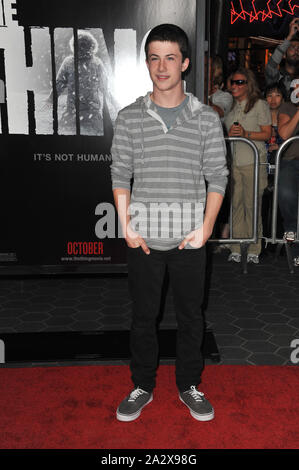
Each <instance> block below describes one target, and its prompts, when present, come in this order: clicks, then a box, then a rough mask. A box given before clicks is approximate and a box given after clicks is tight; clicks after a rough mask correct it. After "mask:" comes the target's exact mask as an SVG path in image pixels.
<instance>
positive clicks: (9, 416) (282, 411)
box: [0, 365, 299, 449]
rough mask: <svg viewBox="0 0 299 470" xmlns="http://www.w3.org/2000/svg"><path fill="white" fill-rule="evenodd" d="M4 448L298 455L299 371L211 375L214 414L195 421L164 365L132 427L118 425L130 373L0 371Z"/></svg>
mask: <svg viewBox="0 0 299 470" xmlns="http://www.w3.org/2000/svg"><path fill="white" fill-rule="evenodd" d="M0 383H1V408H0V423H1V426H0V448H1V449H298V448H299V400H298V397H299V368H298V367H296V366H283V367H276V366H219V365H210V366H207V367H206V368H205V371H204V374H203V384H202V386H201V387H200V389H201V390H202V391H204V392H205V393H206V395H207V397H208V398H209V399H210V401H211V402H212V404H213V406H214V408H215V419H214V420H213V421H210V422H204V423H201V422H198V421H196V420H194V419H193V418H192V417H191V416H190V414H189V410H188V409H187V408H186V407H185V406H184V405H183V404H182V403H181V402H180V401H179V399H178V396H177V391H176V387H175V379H174V367H173V366H160V368H159V371H158V378H157V387H156V390H155V392H154V400H153V402H152V403H151V404H149V405H148V406H147V407H146V408H145V409H144V410H143V412H142V414H141V416H140V417H139V418H138V419H137V420H136V421H134V422H131V423H120V422H118V421H117V420H116V419H115V410H116V407H117V405H118V403H119V401H120V400H122V399H123V398H124V396H125V395H127V393H128V391H130V389H131V381H130V372H129V368H128V367H127V366H109V367H108V366H85V367H83V366H81V367H77V366H76V367H44V368H41V367H36V368H20V369H19V368H18V369H15V368H2V369H0Z"/></svg>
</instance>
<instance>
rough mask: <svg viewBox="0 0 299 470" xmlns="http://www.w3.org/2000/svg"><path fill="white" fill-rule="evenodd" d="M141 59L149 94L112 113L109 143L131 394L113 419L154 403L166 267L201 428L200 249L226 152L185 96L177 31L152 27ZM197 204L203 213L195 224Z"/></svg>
mask: <svg viewBox="0 0 299 470" xmlns="http://www.w3.org/2000/svg"><path fill="white" fill-rule="evenodd" d="M145 52H146V63H147V67H148V70H149V74H150V77H151V80H152V82H153V91H152V93H148V94H147V95H146V96H144V97H141V98H139V99H137V101H136V102H135V103H133V104H131V105H130V106H128V107H126V108H125V109H123V110H122V111H120V113H119V115H118V118H117V122H116V128H115V134H114V139H113V144H112V159H113V163H112V167H111V174H112V187H113V193H114V199H115V203H116V207H117V210H118V214H119V218H120V221H121V224H122V229H123V233H124V236H125V239H126V242H127V245H128V274H129V288H130V292H131V295H132V300H133V317H132V327H131V339H130V346H131V364H130V367H131V372H132V382H133V384H134V387H135V388H134V390H133V391H132V392H131V393H130V394H129V395H128V396H127V397H126V398H125V399H124V400H123V401H122V402H121V404H120V405H119V407H118V409H117V419H119V420H120V421H132V420H134V419H136V418H137V417H138V416H139V415H140V413H141V410H142V408H143V407H144V406H145V405H147V404H148V403H150V401H152V399H153V394H152V392H153V389H154V387H155V379H156V368H157V362H158V343H157V332H156V320H157V316H158V314H159V308H160V299H161V290H162V285H163V280H164V275H165V270H166V268H168V272H169V277H170V283H171V284H172V288H173V296H174V304H175V309H176V315H177V324H178V328H177V358H176V384H177V387H178V389H179V398H180V399H181V400H182V401H183V403H185V404H186V405H187V406H188V407H189V409H190V412H191V414H192V416H193V417H194V418H196V419H198V420H202V421H206V420H210V419H212V418H213V416H214V410H213V408H212V406H211V405H210V403H209V402H208V400H207V399H206V398H205V397H204V395H203V394H202V393H201V392H199V391H198V390H197V388H196V387H197V385H198V384H199V383H200V381H201V380H200V379H201V373H202V369H203V357H202V352H201V346H202V339H203V318H202V315H201V304H202V300H203V290H204V278H205V247H204V245H205V243H206V241H207V240H208V238H209V237H210V236H211V234H212V231H213V227H214V223H215V220H216V217H217V214H218V212H219V209H220V207H221V203H222V199H223V195H224V192H225V187H226V183H227V174H228V171H227V168H226V159H225V155H226V147H225V142H224V139H223V133H222V126H221V123H220V120H219V117H218V116H217V114H216V113H215V112H214V111H213V110H212V109H211V108H209V107H208V106H205V105H203V104H201V103H200V102H199V101H198V100H197V99H196V98H195V97H194V96H193V95H191V94H188V95H187V94H185V93H184V89H183V82H182V74H183V73H184V72H186V71H187V69H188V67H189V63H190V52H189V44H188V38H187V36H186V34H185V32H184V31H183V30H181V29H180V28H179V27H177V26H175V25H168V24H164V25H160V26H157V27H155V28H154V29H153V30H152V31H151V32H150V34H149V36H148V38H147V41H146V44H145ZM132 176H134V183H133V187H132V193H131V191H130V181H131V178H132ZM206 182H207V185H208V196H207V198H206V184H205V183H206ZM157 205H158V209H159V210H158V211H157ZM200 206H202V207H203V208H204V207H205V214H204V221H203V223H202V218H201V217H200ZM129 207H130V212H131V214H132V213H135V212H136V209H137V212H138V224H139V226H138V228H137V227H136V226H134V227H133V226H132V225H133V222H134V218H130V215H129V213H128V212H129V211H128V208H129ZM163 211H164V212H163ZM170 212H171V213H172V216H173V217H172V221H171V222H172V223H170V221H169V215H170ZM167 216H168V217H167ZM135 221H136V219H135ZM129 223H130V224H129ZM138 224H137V225H138ZM135 225H136V224H135ZM170 225H171V227H170ZM180 229H181V230H180Z"/></svg>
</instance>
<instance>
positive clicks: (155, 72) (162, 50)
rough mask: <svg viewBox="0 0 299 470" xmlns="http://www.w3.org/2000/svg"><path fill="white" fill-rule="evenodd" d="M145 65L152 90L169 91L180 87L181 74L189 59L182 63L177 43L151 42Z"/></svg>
mask: <svg viewBox="0 0 299 470" xmlns="http://www.w3.org/2000/svg"><path fill="white" fill-rule="evenodd" d="M146 64H147V67H148V70H149V74H150V77H151V79H152V82H153V86H154V89H156V90H159V91H170V90H175V89H179V87H181V80H182V72H185V71H186V70H187V68H188V65H189V59H185V60H184V61H183V57H182V53H181V51H180V48H179V45H178V43H176V42H169V41H153V42H151V43H150V44H149V47H148V57H147V60H146Z"/></svg>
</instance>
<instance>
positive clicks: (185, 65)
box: [182, 57, 190, 72]
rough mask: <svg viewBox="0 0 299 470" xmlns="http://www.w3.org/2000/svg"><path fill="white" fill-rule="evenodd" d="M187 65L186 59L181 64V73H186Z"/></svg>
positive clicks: (187, 60) (188, 60)
mask: <svg viewBox="0 0 299 470" xmlns="http://www.w3.org/2000/svg"><path fill="white" fill-rule="evenodd" d="M189 64H190V59H188V57H186V59H185V60H184V62H182V72H186V70H187V68H188V67H189Z"/></svg>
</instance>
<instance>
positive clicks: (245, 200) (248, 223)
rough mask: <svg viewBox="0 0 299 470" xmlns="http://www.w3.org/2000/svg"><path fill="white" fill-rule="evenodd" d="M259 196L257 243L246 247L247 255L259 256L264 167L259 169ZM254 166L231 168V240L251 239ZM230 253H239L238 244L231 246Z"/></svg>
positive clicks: (264, 185)
mask: <svg viewBox="0 0 299 470" xmlns="http://www.w3.org/2000/svg"><path fill="white" fill-rule="evenodd" d="M259 173H260V174H259V194H258V236H259V240H258V243H251V244H250V245H249V246H248V253H252V254H255V255H259V254H260V252H261V247H262V244H261V237H262V235H263V227H262V211H261V206H262V197H263V192H264V189H265V188H266V186H267V171H266V166H265V165H260V168H259ZM253 177H254V165H246V166H239V167H236V166H234V167H233V168H232V178H233V189H232V205H233V214H232V219H233V220H232V225H233V234H232V235H233V236H232V238H252V236H253V231H252V224H253V189H254V180H253ZM231 251H232V253H240V244H239V243H237V244H232V245H231Z"/></svg>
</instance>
